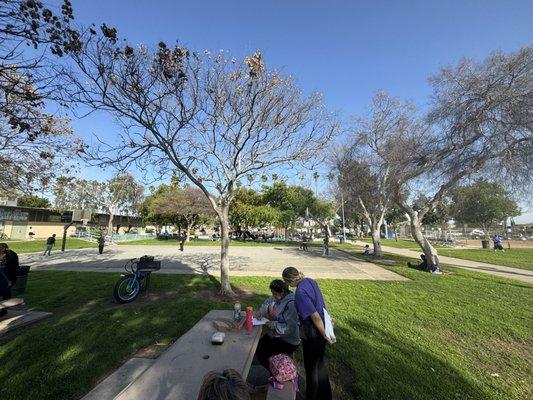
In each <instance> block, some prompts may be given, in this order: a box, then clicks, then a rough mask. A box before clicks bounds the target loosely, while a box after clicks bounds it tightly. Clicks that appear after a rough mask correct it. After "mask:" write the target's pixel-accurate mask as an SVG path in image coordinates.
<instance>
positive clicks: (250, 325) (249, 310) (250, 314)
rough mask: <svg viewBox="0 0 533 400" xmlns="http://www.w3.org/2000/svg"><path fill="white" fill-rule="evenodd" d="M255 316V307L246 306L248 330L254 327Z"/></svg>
mask: <svg viewBox="0 0 533 400" xmlns="http://www.w3.org/2000/svg"><path fill="white" fill-rule="evenodd" d="M253 318H254V308H253V307H246V330H247V331H248V332H251V331H252V329H253V328H254V323H253Z"/></svg>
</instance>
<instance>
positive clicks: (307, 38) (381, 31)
mask: <svg viewBox="0 0 533 400" xmlns="http://www.w3.org/2000/svg"><path fill="white" fill-rule="evenodd" d="M72 3H73V6H74V11H75V15H76V19H77V21H78V22H79V23H81V24H84V25H87V24H89V23H93V22H94V23H96V24H97V25H100V24H101V23H102V22H106V23H107V24H108V25H110V26H114V27H116V28H117V29H118V32H119V35H120V36H121V37H125V38H127V39H128V41H129V42H130V43H143V44H146V45H154V44H156V43H157V42H158V41H160V40H164V41H166V42H167V43H172V42H174V41H176V40H177V41H179V43H181V44H183V45H185V46H188V47H189V48H192V49H194V50H204V49H210V50H218V49H224V50H228V51H230V52H231V53H232V54H233V55H234V56H237V57H240V56H243V55H247V54H250V53H252V52H254V51H255V50H260V51H261V52H262V53H263V55H264V57H265V62H266V63H267V64H268V65H270V66H274V67H281V68H283V69H284V71H285V72H286V73H287V74H291V75H293V76H294V77H295V78H296V79H297V80H298V81H299V83H300V84H301V85H302V87H303V88H304V89H306V90H308V91H311V90H317V91H319V92H321V93H323V94H324V96H325V99H326V102H327V104H328V105H329V107H330V108H331V109H333V110H337V111H340V112H342V113H343V114H344V115H345V116H350V115H357V114H361V113H363V112H364V111H365V110H366V107H367V106H368V104H369V100H370V98H371V96H372V95H373V93H374V92H376V91H377V90H379V89H384V90H386V91H388V92H389V93H391V94H392V95H394V96H398V97H402V98H409V99H412V100H414V101H415V103H416V104H417V105H419V106H421V107H424V106H425V105H426V104H427V103H428V101H429V98H428V95H429V93H430V88H429V86H428V84H427V78H428V76H429V75H431V74H432V73H435V72H437V71H438V70H439V68H440V67H442V66H445V65H448V64H453V63H456V62H457V61H458V60H460V59H461V58H462V57H470V58H474V59H482V58H484V57H486V56H487V55H488V54H489V53H490V52H491V51H494V50H497V49H501V50H503V51H506V52H508V51H514V50H516V49H518V48H520V47H522V46H525V45H528V44H531V43H532V42H533V1H531V0H529V1H527V0H507V1H505V0H501V1H494V0H475V1H474V0H425V1H424V0H416V1H415V0H413V1H407V0H404V1H401V0H396V1H394V0H390V1H383V0H375V1H357V0H351V1H350V0H344V1H339V0H328V1H318V0H307V1H304V0H284V1H281V0H262V1H253V0H248V1H236V0H226V1H224V0H217V1H215V0H211V1H206V0H194V1H177V0H174V1H172V0H151V1H147V0H129V1H126V0H122V1H119V0H106V1H103V0H90V1H87V0H85V1H82V0H72ZM73 125H74V127H75V128H76V130H77V131H78V133H80V134H81V135H83V136H86V135H88V134H90V133H91V132H94V133H103V132H109V131H110V130H112V129H114V128H113V127H112V126H110V121H108V120H106V119H104V118H103V117H98V116H92V117H89V118H88V119H86V120H82V121H74V124H73ZM86 174H87V175H88V176H91V175H92V176H95V172H94V171H87V172H86ZM530 219H533V218H530Z"/></svg>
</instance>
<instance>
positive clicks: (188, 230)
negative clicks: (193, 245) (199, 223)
mask: <svg viewBox="0 0 533 400" xmlns="http://www.w3.org/2000/svg"><path fill="white" fill-rule="evenodd" d="M192 225H193V224H192V223H191V224H187V231H186V233H187V239H186V240H187V242H190V241H191V228H192Z"/></svg>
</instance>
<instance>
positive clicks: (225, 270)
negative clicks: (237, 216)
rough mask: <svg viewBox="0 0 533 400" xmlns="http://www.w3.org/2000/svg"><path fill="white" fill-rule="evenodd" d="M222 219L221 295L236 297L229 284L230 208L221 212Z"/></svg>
mask: <svg viewBox="0 0 533 400" xmlns="http://www.w3.org/2000/svg"><path fill="white" fill-rule="evenodd" d="M218 217H219V219H220V293H221V294H223V295H234V294H235V293H233V290H232V289H231V285H230V282H229V207H228V206H223V207H221V209H220V210H219V213H218Z"/></svg>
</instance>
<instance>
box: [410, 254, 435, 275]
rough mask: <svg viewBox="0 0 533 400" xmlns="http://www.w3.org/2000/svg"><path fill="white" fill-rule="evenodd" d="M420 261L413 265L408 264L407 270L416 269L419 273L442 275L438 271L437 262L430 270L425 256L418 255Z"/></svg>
mask: <svg viewBox="0 0 533 400" xmlns="http://www.w3.org/2000/svg"><path fill="white" fill-rule="evenodd" d="M420 259H421V260H422V261H421V262H420V263H418V264H414V263H410V262H408V263H407V266H408V267H409V268H414V269H418V270H420V271H425V272H431V273H432V274H437V275H441V274H442V271H441V270H440V265H439V262H438V260H437V262H436V263H435V265H434V266H433V267H431V268H430V267H429V265H428V261H427V259H426V255H425V254H420Z"/></svg>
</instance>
